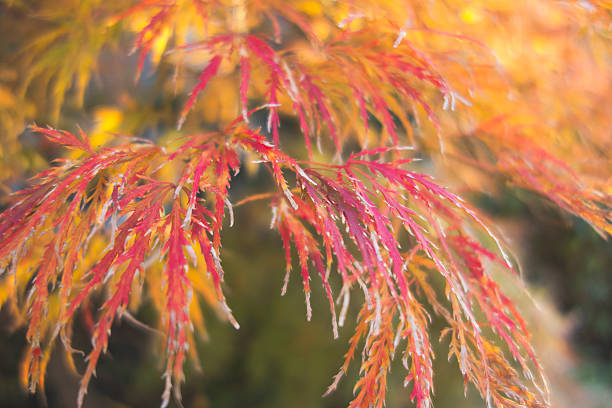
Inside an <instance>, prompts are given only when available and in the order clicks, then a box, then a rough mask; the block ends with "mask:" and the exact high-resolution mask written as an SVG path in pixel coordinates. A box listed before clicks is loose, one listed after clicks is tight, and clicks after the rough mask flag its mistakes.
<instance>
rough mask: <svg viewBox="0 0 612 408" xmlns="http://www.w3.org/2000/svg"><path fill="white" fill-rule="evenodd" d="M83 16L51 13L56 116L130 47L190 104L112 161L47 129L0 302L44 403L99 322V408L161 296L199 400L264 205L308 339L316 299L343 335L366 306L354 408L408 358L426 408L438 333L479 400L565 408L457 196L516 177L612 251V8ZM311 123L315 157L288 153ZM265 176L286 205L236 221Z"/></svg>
mask: <svg viewBox="0 0 612 408" xmlns="http://www.w3.org/2000/svg"><path fill="white" fill-rule="evenodd" d="M65 3H67V4H66V7H68V9H70V8H72V9H73V10H75V12H74V13H70V14H69V15H67V14H62V13H61V12H59V11H54V10H52V7H51V6H41V11H40V14H42V15H46V16H47V18H48V20H49V21H50V22H51V24H50V26H49V27H48V28H46V31H45V32H43V33H41V34H40V35H39V36H37V37H35V38H33V39H32V41H31V43H30V44H29V45H28V47H27V51H26V52H25V53H24V55H25V56H24V57H23V58H24V62H23V64H24V67H25V70H24V72H26V73H27V74H25V77H24V78H23V81H22V82H21V83H20V87H21V92H22V97H23V98H27V97H28V96H27V95H28V92H30V91H29V90H31V89H32V88H33V87H35V86H37V85H36V83H37V81H38V86H40V83H41V82H42V83H43V84H44V86H42V87H43V88H45V89H48V90H49V92H50V94H51V98H50V99H51V101H52V104H51V105H52V106H51V107H50V108H48V109H50V110H51V111H53V112H54V113H55V115H59V112H60V111H61V108H62V106H63V105H64V103H65V101H64V98H65V96H66V95H70V96H71V97H74V98H76V100H77V102H78V101H80V100H82V98H83V95H84V93H85V89H86V86H87V84H88V83H89V81H90V80H91V76H92V75H93V74H94V72H95V70H96V66H97V58H98V54H99V53H101V52H102V50H104V49H105V47H117V46H119V47H120V46H121V44H122V42H121V41H119V40H118V38H119V37H121V35H124V36H125V35H129V36H130V38H131V41H133V49H132V50H131V52H132V53H136V55H138V63H137V66H136V69H135V71H134V73H133V75H134V77H135V78H137V79H138V78H140V77H141V76H142V75H146V72H145V71H147V72H148V71H151V70H152V69H162V66H171V67H172V68H173V69H174V70H175V72H174V75H173V78H174V80H173V83H172V84H169V86H170V87H171V88H173V90H174V91H175V92H176V93H177V94H178V95H183V96H184V98H183V99H182V105H181V106H182V107H181V109H180V110H179V111H178V112H177V115H176V117H174V118H173V120H174V121H175V123H176V127H177V129H178V131H176V132H175V133H174V134H173V136H172V137H171V138H168V139H167V140H166V141H163V142H158V141H152V140H150V139H147V138H141V137H138V136H139V135H138V134H135V135H130V136H124V135H119V134H115V135H113V137H112V138H107V139H106V140H105V142H104V143H103V144H102V145H96V144H93V143H92V142H91V141H90V137H89V136H88V135H87V134H85V133H84V132H83V131H81V130H80V129H78V128H77V127H76V125H75V126H74V127H73V128H74V129H75V130H74V131H70V132H69V131H64V130H56V129H54V128H51V127H38V126H32V127H31V130H32V131H33V132H36V133H37V134H39V135H40V136H41V137H46V138H47V139H48V140H49V141H51V142H53V143H54V144H58V145H61V146H63V147H64V148H65V149H67V152H66V155H65V156H64V158H62V159H58V160H56V161H55V163H54V164H53V166H51V167H50V168H49V169H48V170H46V171H43V172H41V173H40V174H38V175H36V176H35V177H33V178H32V180H31V182H30V185H29V187H27V188H25V189H22V190H20V191H16V192H14V193H13V194H11V195H10V196H9V197H7V198H6V201H7V207H6V210H5V211H4V212H3V213H2V217H1V218H0V268H1V269H0V279H1V280H0V283H1V285H2V286H1V291H0V302H2V303H4V304H6V305H7V307H11V308H12V309H13V310H14V312H15V313H16V314H17V315H20V316H23V317H26V316H27V327H28V329H27V335H26V336H27V340H28V342H29V344H30V346H29V349H28V352H27V355H26V356H25V359H24V363H23V364H24V365H23V380H24V382H25V383H27V384H29V388H30V390H32V391H34V390H35V389H36V387H39V386H43V385H44V374H45V367H46V364H47V362H48V360H49V356H50V353H51V350H52V346H53V344H54V343H56V342H57V341H58V340H61V342H62V343H63V344H64V346H65V347H66V348H67V350H69V351H70V353H72V354H74V353H79V352H80V351H78V350H74V349H72V347H71V332H72V325H73V322H74V319H75V316H76V315H77V312H78V311H79V310H87V311H88V313H93V320H94V322H95V326H94V328H93V335H92V347H91V349H90V350H88V351H86V353H87V367H86V370H85V372H84V373H83V375H82V385H81V389H80V392H79V397H78V405H79V406H80V405H81V404H83V401H84V397H85V394H86V391H87V385H88V383H89V381H90V379H91V377H92V375H94V373H95V369H96V365H97V363H98V360H99V359H100V358H101V356H102V355H103V354H104V353H105V352H106V348H107V345H108V339H109V336H110V334H111V330H112V327H113V323H114V322H115V320H116V319H119V318H127V319H133V317H132V315H131V314H130V311H131V310H132V311H133V310H135V309H137V308H138V306H139V304H140V302H141V301H142V299H143V298H145V297H146V298H150V299H152V300H153V302H154V304H155V306H156V307H157V309H158V312H159V321H158V322H157V328H159V330H161V331H162V332H163V334H164V339H165V340H164V351H165V356H166V357H165V358H166V360H165V361H166V363H165V371H164V374H163V375H164V379H165V385H166V386H165V391H164V393H163V395H162V406H166V405H167V404H168V402H169V399H170V397H171V394H172V393H173V392H174V395H175V397H176V398H177V399H178V400H180V383H181V381H182V380H183V366H184V364H185V360H186V359H187V358H188V357H192V358H197V356H195V355H194V350H195V347H194V341H195V340H194V331H196V332H197V331H198V330H203V317H202V311H201V310H200V303H199V302H198V301H197V300H198V299H200V298H203V299H205V300H206V303H207V304H208V305H209V307H211V308H213V309H215V310H217V311H218V312H219V314H220V315H221V316H224V317H225V318H226V319H227V320H228V321H229V322H230V323H231V324H232V325H234V326H235V327H236V328H239V324H238V322H237V319H236V318H235V317H234V316H233V315H232V312H231V309H230V306H229V304H230V303H231V302H228V301H227V300H226V296H225V295H224V284H223V281H224V273H225V272H227V273H233V271H224V269H223V266H222V259H223V256H222V241H223V239H222V238H223V237H222V230H223V228H227V227H230V226H232V225H233V223H234V216H233V207H234V206H236V205H249V202H251V201H253V200H267V201H268V202H269V203H270V209H271V223H270V228H272V229H275V230H276V231H278V234H279V236H280V238H281V240H282V244H283V247H284V256H285V258H286V271H285V277H284V283H285V286H284V287H283V289H282V293H283V294H284V293H285V290H286V284H287V282H288V280H289V279H290V278H292V279H299V280H301V282H302V284H303V288H304V295H305V302H306V306H305V313H306V316H307V319H308V320H310V318H311V313H312V312H311V307H310V292H311V290H310V286H311V284H312V281H313V280H317V281H318V280H320V282H321V284H322V285H323V287H324V291H325V293H326V294H327V297H328V300H329V309H330V315H331V316H330V317H329V318H330V319H331V324H330V327H331V330H332V333H333V334H334V336H335V337H336V336H337V335H338V330H339V326H343V325H345V323H347V322H345V320H346V312H347V309H348V307H349V304H350V302H351V301H352V302H357V303H358V304H359V305H360V307H359V309H360V311H359V315H358V318H357V322H356V323H355V325H354V334H353V336H352V337H351V339H350V343H349V347H348V351H347V353H346V356H345V362H344V363H343V364H342V365H341V367H340V371H339V373H338V374H337V376H336V377H335V378H334V379H333V381H332V384H331V385H330V387H329V390H328V392H332V391H333V390H334V388H335V387H336V385H337V384H338V382H339V381H341V379H342V377H343V375H344V374H345V373H346V372H347V370H348V368H349V365H350V364H351V363H352V362H353V361H354V360H357V362H356V363H355V364H359V365H360V369H359V372H360V378H359V380H358V382H357V383H356V384H355V396H354V399H353V401H351V402H350V407H369V406H374V407H382V406H383V404H384V401H385V392H386V388H387V387H386V385H387V375H389V368H390V364H391V360H393V359H394V358H398V359H401V360H402V362H403V365H404V368H405V372H404V373H403V375H404V376H405V385H406V387H407V388H408V392H409V393H410V396H411V398H412V399H413V400H414V402H415V403H416V405H417V406H418V407H419V408H424V407H428V406H430V405H431V396H432V393H433V376H434V372H433V369H432V360H433V358H434V353H433V350H432V345H431V343H432V342H433V341H434V340H435V341H437V340H438V339H437V338H435V339H434V338H432V335H431V333H430V329H429V325H430V321H431V316H430V313H432V312H433V313H436V314H437V315H439V316H440V317H441V318H442V319H443V320H444V321H445V323H446V326H447V328H446V329H445V330H444V332H443V333H442V336H443V338H444V339H447V341H448V342H449V344H450V345H449V358H454V359H455V360H456V362H457V366H458V368H459V372H460V374H461V375H462V376H463V377H464V378H465V382H466V387H467V384H468V383H471V384H473V386H474V387H475V388H476V389H477V390H478V391H479V392H480V394H481V396H482V397H483V399H484V400H485V401H486V403H487V404H489V405H490V406H496V407H546V406H549V402H548V397H547V391H546V384H545V380H544V376H543V374H542V371H541V367H540V365H539V363H538V360H537V358H536V356H535V352H534V350H532V347H531V346H530V341H529V333H528V329H527V327H526V324H525V323H524V321H523V319H522V318H521V316H520V314H519V313H518V311H517V310H516V308H515V306H514V305H513V302H512V301H511V300H510V299H509V298H508V297H507V296H506V295H504V293H503V291H502V290H501V288H500V287H499V286H498V284H497V283H496V282H495V280H494V279H493V277H492V274H491V271H492V270H495V269H499V270H503V271H505V272H506V273H508V274H511V275H513V276H517V279H519V278H518V271H517V266H516V262H515V260H513V258H512V257H511V256H510V255H509V253H508V251H507V250H506V249H505V244H504V242H503V241H502V240H501V238H498V236H499V235H500V234H499V233H498V232H497V231H496V229H495V227H494V226H493V224H492V223H491V222H490V221H489V220H488V219H487V218H486V217H485V216H484V215H482V214H480V213H479V211H478V210H477V209H476V208H475V207H474V206H472V205H471V204H469V203H468V202H467V201H466V200H464V199H462V198H461V197H460V196H459V195H458V194H456V193H454V192H453V191H465V190H478V189H481V190H487V189H488V188H489V187H490V186H492V185H493V182H492V180H499V179H502V180H505V181H507V182H508V183H512V184H514V185H518V186H521V187H523V188H526V189H530V190H533V191H535V192H537V193H539V194H541V195H542V196H543V197H545V198H546V199H547V200H549V201H550V202H551V203H554V204H555V205H556V206H557V207H560V208H561V209H563V210H564V211H566V212H568V213H571V214H573V215H575V216H577V217H581V218H583V219H584V220H586V221H587V222H588V223H590V224H591V225H592V227H593V228H594V229H596V230H597V231H598V232H600V233H601V234H602V235H603V236H604V237H605V236H607V235H609V234H610V233H611V232H612V213H611V208H610V202H611V201H610V200H611V198H612V197H611V194H612V183H611V178H610V177H611V176H610V175H611V174H612V161H611V160H610V155H609V152H610V151H612V139H611V138H610V131H609V124H610V122H609V118H610V117H612V111H611V109H612V108H611V107H610V106H611V105H610V104H609V103H603V104H602V103H601V100H600V99H597V98H605V96H604V95H609V94H610V91H612V86H611V85H612V83H611V82H610V80H611V77H610V75H609V74H610V66H609V65H610V64H609V57H610V55H611V54H610V51H611V50H612V48H611V44H610V43H609V35H610V31H609V27H610V26H609V24H610V23H611V21H610V9H609V7H610V4H609V2H606V1H596V2H591V3H587V2H582V1H580V2H579V1H573V0H572V1H564V2H560V1H559V2H554V1H533V2H531V1H530V2H527V1H524V2H521V1H517V2H511V4H510V3H508V2H497V1H494V2H485V1H482V2H480V1H478V2H461V1H449V2H439V1H433V2H418V1H412V0H405V1H400V0H389V1H362V0H352V1H349V0H347V1H326V0H321V1H292V2H286V1H277V0H208V1H205V0H159V1H154V0H145V1H140V2H138V1H124V2H116V3H114V2H111V3H112V4H110V5H109V4H106V3H109V2H100V1H95V0H88V1H83V2H77V1H74V2H72V1H66V2H65ZM15 7H17V6H15ZM519 31H520V32H521V33H523V34H522V35H526V36H531V37H530V38H533V43H532V44H533V45H534V47H537V49H535V50H534V51H533V52H527V53H525V54H524V55H526V56H527V57H522V58H521V60H520V63H517V61H516V56H514V55H512V54H511V52H507V53H506V54H504V50H505V49H506V48H504V41H511V40H512V38H513V37H512V36H513V35H515V34H516V33H518V32H519ZM75 32H78V33H80V34H81V35H80V36H79V37H78V40H77V39H76V38H77V37H76V35H77V34H75ZM517 35H518V34H517ZM124 51H125V52H126V53H128V52H130V50H129V49H126V50H124ZM551 67H554V69H552V68H551ZM585 76H588V78H589V79H588V81H586V82H585V79H584V78H585ZM215 106H216V109H217V110H218V111H219V112H220V113H219V114H218V115H216V116H214V115H213V116H212V117H211V114H210V112H207V111H208V110H210V109H213V107H215ZM227 112H229V114H228V113H227ZM262 114H263V115H264V116H265V120H264V121H263V123H259V122H258V119H257V118H261V117H262ZM25 119H26V118H25V117H24V120H25ZM292 120H294V121H295V122H296V123H297V127H298V128H299V137H300V138H301V139H302V140H303V141H302V142H301V143H302V145H303V147H304V153H303V154H301V155H299V157H298V156H296V155H291V154H289V153H288V152H287V150H286V149H284V143H287V142H286V141H285V140H287V139H291V138H292V139H295V137H294V135H291V134H287V132H284V131H283V128H282V126H283V125H284V124H285V123H289V122H290V121H292ZM4 131H5V132H6V134H7V135H10V130H9V129H8V128H6V129H4ZM7 137H8V136H7ZM4 153H5V154H4V155H3V162H4V163H3V166H6V168H7V169H8V168H9V167H11V164H10V160H11V159H10V152H8V151H6V152H4ZM421 159H425V160H424V161H425V162H427V163H433V164H435V166H436V167H437V168H439V169H441V170H431V168H432V166H429V167H428V166H427V165H423V161H421V162H420V161H419V160H421ZM253 163H256V164H257V165H258V166H260V167H261V168H262V169H265V171H267V173H268V174H269V177H270V179H271V180H272V182H273V183H274V186H275V187H276V188H275V189H274V190H273V191H262V192H261V194H258V195H255V196H249V197H246V198H244V199H242V200H240V202H236V201H234V199H233V197H232V195H231V185H232V178H233V177H234V176H235V175H236V174H237V173H238V172H239V171H241V169H243V168H245V167H248V166H252V165H253ZM7 169H4V170H3V175H2V178H3V180H9V179H10V178H11V177H13V176H12V175H11V174H10V172H8V170H7ZM434 177H435V179H434ZM438 178H440V179H443V180H445V181H444V182H439V181H436V180H437V179H438ZM444 184H446V185H448V186H449V187H448V188H447V187H446V186H445V185H444ZM489 192H490V193H493V192H492V191H489ZM234 228H246V226H241V225H236V226H234ZM296 255H297V256H296ZM281 256H282V254H281ZM294 257H295V258H296V259H295V260H294V259H293V258H294ZM332 274H338V276H339V277H340V278H339V279H332V278H330V275H332ZM312 275H315V276H314V279H311V278H312ZM434 275H437V276H440V277H441V278H442V280H443V282H444V284H443V286H442V288H443V290H442V291H441V290H440V288H441V286H440V285H437V284H434V283H433V281H434V279H436V280H437V279H438V278H437V277H435V278H434ZM279 279H282V276H279ZM333 282H340V286H338V287H334V285H333ZM336 286H337V285H336ZM440 292H442V293H440ZM100 295H101V296H102V297H103V299H104V300H103V302H102V303H101V307H100V308H99V310H97V311H93V312H90V310H91V303H92V302H93V300H92V299H93V298H94V297H95V296H100ZM351 325H352V324H349V326H351ZM360 356H361V357H360ZM442 357H445V356H442ZM442 392H443V391H442Z"/></svg>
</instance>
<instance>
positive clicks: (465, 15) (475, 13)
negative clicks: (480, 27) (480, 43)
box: [460, 6, 483, 24]
mask: <svg viewBox="0 0 612 408" xmlns="http://www.w3.org/2000/svg"><path fill="white" fill-rule="evenodd" d="M460 17H461V20H463V21H464V22H466V23H468V24H476V23H478V22H480V21H482V17H483V16H482V13H481V12H480V11H479V10H477V9H476V8H474V7H470V6H468V7H465V8H464V9H463V10H461V14H460Z"/></svg>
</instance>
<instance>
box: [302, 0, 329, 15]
mask: <svg viewBox="0 0 612 408" xmlns="http://www.w3.org/2000/svg"><path fill="white" fill-rule="evenodd" d="M298 8H299V9H300V10H302V11H303V12H304V13H306V14H309V15H311V16H320V15H321V14H322V13H323V7H322V6H321V3H320V2H318V1H312V0H307V1H301V2H300V4H299V6H298Z"/></svg>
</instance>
